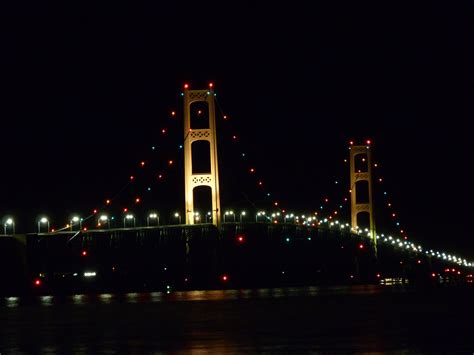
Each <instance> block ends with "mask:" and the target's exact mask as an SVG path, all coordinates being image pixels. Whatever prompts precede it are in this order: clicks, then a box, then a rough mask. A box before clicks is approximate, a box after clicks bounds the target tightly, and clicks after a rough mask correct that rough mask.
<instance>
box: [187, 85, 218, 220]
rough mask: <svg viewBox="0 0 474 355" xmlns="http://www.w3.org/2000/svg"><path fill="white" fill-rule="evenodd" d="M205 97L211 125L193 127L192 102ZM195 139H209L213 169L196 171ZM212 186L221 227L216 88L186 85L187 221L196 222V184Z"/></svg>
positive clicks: (215, 216) (214, 205)
mask: <svg viewBox="0 0 474 355" xmlns="http://www.w3.org/2000/svg"><path fill="white" fill-rule="evenodd" d="M199 101H203V102H206V103H207V104H208V112H209V117H208V118H209V125H208V128H203V129H192V125H191V111H190V108H191V104H192V103H194V102H199ZM196 141H208V142H209V145H210V171H209V172H206V173H199V174H197V173H193V159H192V144H193V143H194V142H196ZM198 186H209V187H210V188H211V198H212V223H213V224H214V225H216V226H217V227H220V223H221V210H220V195H219V171H218V162H217V137H216V114H215V105H214V90H212V87H211V88H209V89H207V90H189V88H188V85H185V86H184V188H185V205H186V206H185V207H186V224H194V195H193V193H194V188H196V187H198Z"/></svg>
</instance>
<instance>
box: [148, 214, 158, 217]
mask: <svg viewBox="0 0 474 355" xmlns="http://www.w3.org/2000/svg"><path fill="white" fill-rule="evenodd" d="M148 217H150V218H158V215H157V214H156V213H150V215H149V216H148Z"/></svg>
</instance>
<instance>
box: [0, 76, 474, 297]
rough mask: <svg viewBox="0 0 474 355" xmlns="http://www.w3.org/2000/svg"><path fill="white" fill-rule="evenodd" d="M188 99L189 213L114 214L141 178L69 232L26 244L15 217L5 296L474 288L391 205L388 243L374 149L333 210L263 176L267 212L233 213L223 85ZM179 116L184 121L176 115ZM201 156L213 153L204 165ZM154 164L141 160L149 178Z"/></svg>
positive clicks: (462, 263) (39, 233)
mask: <svg viewBox="0 0 474 355" xmlns="http://www.w3.org/2000/svg"><path fill="white" fill-rule="evenodd" d="M181 96H182V99H183V101H184V104H183V117H184V132H183V140H182V142H177V143H180V144H175V146H178V147H179V150H180V151H181V152H183V153H184V164H183V165H184V201H183V205H184V210H181V211H167V212H165V213H163V212H161V213H158V212H157V211H149V212H148V213H146V214H145V215H144V216H138V215H136V214H134V213H133V212H132V211H133V210H134V208H133V206H137V205H139V204H141V203H142V202H143V198H142V197H141V195H138V194H137V195H136V196H134V197H133V198H132V199H131V200H132V201H131V202H130V204H131V207H121V208H120V210H119V211H117V210H115V212H114V210H113V207H114V206H116V205H118V203H117V201H118V200H119V199H120V196H121V193H122V192H123V191H125V190H126V189H127V188H129V187H130V186H133V185H134V184H136V182H137V181H138V180H139V178H140V176H143V174H141V175H140V176H139V175H138V174H133V175H130V176H129V177H128V179H127V181H126V183H125V185H124V187H123V188H122V189H120V191H119V192H118V193H117V194H116V195H115V196H114V197H113V198H105V199H104V202H103V204H102V206H101V207H98V208H94V209H93V210H92V212H91V213H89V214H87V216H80V215H73V216H71V218H70V219H69V220H68V221H66V222H65V223H64V224H63V225H62V226H60V227H58V228H55V227H54V226H53V225H52V221H51V220H50V218H49V217H48V216H41V217H40V218H39V219H38V220H37V222H36V223H37V224H36V227H37V230H35V231H32V232H31V233H26V234H16V233H15V227H16V226H15V219H14V217H13V216H6V217H5V218H4V219H3V235H2V236H1V237H0V257H1V258H0V259H1V261H0V262H1V264H2V267H1V270H2V271H1V272H0V276H1V277H2V279H3V280H4V282H3V287H2V288H1V289H2V292H3V293H5V294H8V293H18V292H31V291H32V290H33V291H34V292H62V291H64V292H68V291H78V290H110V289H113V290H120V289H124V290H125V289H137V290H151V289H163V290H166V291H168V292H171V291H172V290H173V289H198V288H222V287H247V286H249V287H261V286H281V285H302V284H304V285H306V284H346V283H373V282H375V283H386V284H390V283H471V282H473V280H474V279H473V274H474V270H473V266H474V264H473V263H472V262H471V261H470V260H467V259H465V258H464V257H462V256H458V255H454V254H453V253H449V252H446V251H440V250H433V249H429V248H428V247H425V246H422V245H420V244H419V243H417V242H415V241H414V240H411V238H410V239H409V238H408V237H407V234H406V232H405V231H404V230H403V229H402V228H401V227H400V221H399V219H398V215H397V213H396V212H394V210H393V208H392V207H393V206H392V202H390V201H385V202H384V204H385V206H384V207H387V208H388V212H389V217H390V218H391V219H392V220H393V224H394V227H395V228H394V230H393V233H392V234H382V233H377V229H376V223H375V219H374V211H375V210H376V209H377V211H378V208H379V206H378V205H377V204H374V193H375V192H374V183H376V182H377V183H382V182H383V179H382V178H376V177H375V174H374V171H373V169H374V168H377V163H374V162H373V158H372V150H373V148H372V144H371V143H372V142H370V140H368V141H366V142H364V144H355V142H350V144H349V154H348V157H346V159H344V161H345V163H348V164H347V165H348V169H347V172H348V175H349V186H341V188H342V189H343V190H344V192H343V193H342V195H343V196H344V197H342V198H341V199H339V200H337V199H335V200H337V201H338V203H336V205H335V206H334V207H333V208H332V209H331V208H330V207H329V203H330V199H329V198H324V199H323V200H322V201H321V205H320V206H319V205H316V206H315V208H314V209H313V211H307V212H304V213H296V212H294V211H292V210H291V209H289V208H286V207H283V206H284V203H282V202H281V201H277V200H273V194H272V193H270V192H269V191H267V190H265V186H266V185H267V184H266V183H265V182H264V181H263V178H262V177H259V176H257V174H256V168H255V167H254V166H248V167H246V169H247V171H246V172H245V173H246V174H248V175H249V176H250V177H251V178H252V180H251V181H252V183H253V184H254V185H255V186H254V187H256V188H257V189H260V192H259V193H260V194H261V195H262V196H264V197H265V198H266V199H267V202H268V203H267V205H266V208H263V205H262V206H257V204H255V203H251V206H250V207H251V208H249V209H245V210H244V209H242V208H239V209H232V208H230V207H229V208H221V196H220V183H219V178H220V177H221V179H222V178H223V177H222V176H220V174H219V159H218V153H219V152H218V145H217V141H218V138H219V137H218V130H217V125H216V116H217V115H218V113H219V114H220V117H221V118H222V120H224V121H225V120H227V116H226V115H225V114H224V113H223V110H222V109H221V108H220V106H219V105H218V104H217V105H216V103H218V102H217V100H216V94H215V92H214V88H213V85H212V84H210V85H209V87H208V88H205V89H200V90H191V89H190V87H189V85H188V84H186V85H184V88H183V92H182V93H181ZM170 116H171V118H173V119H175V118H176V117H177V113H176V111H172V112H171V113H170ZM161 133H162V135H166V134H167V129H166V128H163V129H162V130H161ZM230 136H231V140H232V141H237V140H238V137H237V136H236V135H230ZM199 149H200V150H201V151H204V152H205V153H204V155H203V154H200V155H199V159H200V160H197V159H196V156H197V155H198V154H197V153H196V151H197V150H199ZM152 150H155V147H152ZM244 156H245V154H242V157H244ZM203 160H204V161H203ZM147 164H148V162H147V161H145V160H143V161H140V162H139V164H138V166H139V169H144V168H145V167H146V166H147ZM175 165H176V160H173V159H168V158H166V159H165V164H164V165H163V168H162V170H161V171H160V172H159V173H155V175H156V176H154V179H156V180H157V181H161V180H164V178H165V176H166V174H167V172H166V169H171V168H176V167H175ZM203 167H204V168H203ZM224 178H228V177H224ZM175 183H176V182H175ZM199 189H204V190H205V191H206V195H205V196H206V198H207V201H202V195H199V194H197V193H196V192H197V191H198V190H199ZM145 190H147V191H150V190H151V187H145ZM347 191H348V195H347V196H346V193H347ZM383 194H384V195H387V192H386V191H384V192H383ZM129 197H130V196H129ZM331 201H332V199H331ZM197 204H200V205H201V206H203V205H204V206H206V209H205V210H202V209H198V208H197V207H196V205H197ZM122 205H124V204H122ZM343 205H344V206H349V208H350V210H349V215H350V220H344V219H343V218H340V217H342V213H341V211H342V209H343ZM315 211H316V212H315ZM166 217H168V218H166ZM361 217H362V218H361ZM145 221H146V222H145ZM384 229H386V228H384Z"/></svg>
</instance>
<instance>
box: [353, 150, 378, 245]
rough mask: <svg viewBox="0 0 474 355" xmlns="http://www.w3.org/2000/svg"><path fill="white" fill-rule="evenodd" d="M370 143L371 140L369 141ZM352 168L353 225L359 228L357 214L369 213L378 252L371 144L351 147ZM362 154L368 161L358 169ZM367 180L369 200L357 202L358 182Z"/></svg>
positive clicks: (372, 234) (372, 238) (372, 237)
mask: <svg viewBox="0 0 474 355" xmlns="http://www.w3.org/2000/svg"><path fill="white" fill-rule="evenodd" d="M368 143H370V142H368ZM349 149H350V169H351V172H350V174H351V188H350V191H351V225H352V228H354V229H355V228H357V227H358V226H357V216H358V214H359V213H368V214H369V233H370V239H371V240H372V244H373V246H374V248H375V252H376V253H377V234H376V232H375V221H374V208H373V200H372V158H371V149H370V145H369V144H367V145H357V146H351V147H350V148H349ZM359 155H362V157H361V158H362V161H364V162H366V164H364V168H363V169H358V168H357V166H356V165H357V164H356V157H357V156H359ZM359 181H367V185H368V200H366V201H364V202H363V203H357V183H358V182H359Z"/></svg>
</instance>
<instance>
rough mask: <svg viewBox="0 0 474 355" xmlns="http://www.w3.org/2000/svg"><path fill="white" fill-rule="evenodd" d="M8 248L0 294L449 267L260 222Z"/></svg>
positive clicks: (375, 277) (417, 272)
mask: <svg viewBox="0 0 474 355" xmlns="http://www.w3.org/2000/svg"><path fill="white" fill-rule="evenodd" d="M0 246H1V247H0V270H1V271H0V277H2V280H4V282H3V283H2V286H1V289H0V293H1V294H16V293H24V292H39V293H55V292H80V291H94V292H95V291H97V292H99V291H101V292H102V291H104V292H105V291H120V290H124V291H129V290H130V291H132V290H133V291H153V290H169V291H171V290H174V289H183V290H185V289H213V288H234V287H235V288H239V287H279V286H285V285H320V284H351V283H378V282H380V281H381V280H382V279H384V280H393V279H396V280H403V281H405V280H408V281H409V282H438V281H439V277H438V274H439V273H441V272H442V270H443V269H444V267H445V265H443V264H442V263H440V262H439V261H437V260H431V258H430V257H428V256H425V255H424V254H423V253H417V252H413V251H412V252H409V251H404V252H403V253H402V252H400V251H399V250H396V249H394V248H393V247H391V246H379V247H378V258H377V259H376V258H375V254H374V250H373V247H372V246H371V244H370V240H369V239H368V238H366V237H363V236H358V235H354V234H349V233H341V231H338V230H331V229H323V228H315V227H309V226H302V225H295V224H283V223H282V224H268V223H262V222H257V223H224V224H222V226H221V228H220V229H219V230H218V229H217V228H216V227H215V226H214V225H212V224H197V225H169V226H156V227H155V226H154V227H136V228H118V229H98V230H88V231H80V232H77V231H76V232H75V231H62V232H55V233H40V234H38V233H34V234H27V235H15V236H8V237H1V238H0ZM433 272H435V273H436V277H434V279H433V277H432V274H433ZM439 275H440V274H439ZM448 281H449V282H453V281H456V282H457V281H459V278H457V279H453V278H452V277H451V278H449V279H448Z"/></svg>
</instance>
